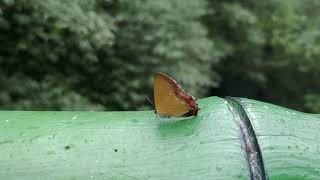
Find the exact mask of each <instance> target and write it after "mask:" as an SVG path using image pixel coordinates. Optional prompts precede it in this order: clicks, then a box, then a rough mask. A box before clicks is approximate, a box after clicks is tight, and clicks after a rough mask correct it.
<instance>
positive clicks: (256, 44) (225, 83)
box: [204, 0, 320, 112]
mask: <svg viewBox="0 0 320 180" xmlns="http://www.w3.org/2000/svg"><path fill="white" fill-rule="evenodd" d="M208 3H209V6H208V8H209V13H208V15H207V16H206V17H205V18H204V22H205V24H207V27H208V29H209V32H210V37H211V39H212V40H213V41H214V42H216V44H218V45H217V46H218V47H220V48H221V49H222V50H223V51H224V52H225V56H223V57H222V60H221V63H220V66H219V67H218V68H217V69H218V72H219V74H220V75H221V77H222V80H221V82H222V83H221V84H220V86H219V87H218V88H216V89H214V90H213V94H219V95H221V96H224V95H233V96H244V97H250V98H255V99H260V100H264V101H269V102H273V103H276V104H280V105H284V106H287V107H291V108H295V109H298V110H304V111H313V112H315V111H318V112H319V111H320V109H319V102H320V100H319V92H320V86H319V84H318V83H317V82H318V78H319V75H320V69H319V67H320V66H319V65H320V63H319V61H318V57H319V55H320V54H319V53H320V51H319V47H320V46H319V45H320V42H319V40H320V36H319V35H320V31H319V20H320V19H319V12H320V11H319V10H320V3H319V2H318V1H314V0H308V3H306V2H302V1H298V0H293V1H281V0H269V1H264V2H257V1H242V0H240V1H239V0H238V1H208Z"/></svg>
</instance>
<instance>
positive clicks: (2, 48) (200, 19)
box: [0, 0, 320, 112]
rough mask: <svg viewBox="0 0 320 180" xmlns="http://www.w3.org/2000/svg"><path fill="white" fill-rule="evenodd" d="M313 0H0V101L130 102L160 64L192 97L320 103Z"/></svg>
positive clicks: (128, 106) (49, 106) (141, 101)
mask: <svg viewBox="0 0 320 180" xmlns="http://www.w3.org/2000/svg"><path fill="white" fill-rule="evenodd" d="M319 7H320V3H319V2H317V1H316V0H307V2H302V1H298V0H292V1H281V0H269V1H264V2H256V1H247V0H246V1H244V0H237V1H235V0H231V1H218V0H198V1H194V0H162V1H154V0H136V1H131V0H55V1H51V0H19V1H18V0H3V1H2V2H0V42H1V44H0V88H1V91H0V108H1V109H21V110H23V109H24V110H30V109H32V110H135V109H145V108H146V106H148V104H147V101H146V98H147V97H150V96H151V95H152V81H153V74H154V73H155V72H156V71H163V72H166V73H168V74H170V75H172V76H173V77H174V78H176V79H177V80H178V81H179V82H180V83H182V85H183V87H185V89H187V90H188V91H190V92H191V93H192V94H194V95H196V96H197V97H204V96H209V95H221V96H225V95H232V96H244V97H250V98H255V99H260V100H265V101H269V102H273V103H276V104H280V105H285V106H288V107H292V108H295V109H299V110H305V111H313V112H316V111H318V112H319V111H320V107H319V104H320V95H319V92H320V91H319V90H320V85H319V84H318V83H317V82H318V77H319V74H320V69H319V68H320V66H319V61H318V60H317V58H318V57H319V53H320V51H319V47H320V43H319V35H320V31H319V18H318V17H319V12H320V11H319Z"/></svg>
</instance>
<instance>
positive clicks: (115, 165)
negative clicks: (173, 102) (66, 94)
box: [0, 97, 320, 180]
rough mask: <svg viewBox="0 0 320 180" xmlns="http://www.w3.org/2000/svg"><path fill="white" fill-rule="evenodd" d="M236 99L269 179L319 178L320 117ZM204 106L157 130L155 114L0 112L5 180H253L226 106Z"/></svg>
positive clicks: (216, 102) (0, 169)
mask: <svg viewBox="0 0 320 180" xmlns="http://www.w3.org/2000/svg"><path fill="white" fill-rule="evenodd" d="M239 100H240V102H241V104H242V105H243V107H244V109H245V111H246V112H247V114H248V116H249V118H250V121H251V123H252V126H253V128H254V131H255V134H256V135H257V139H258V143H259V145H260V149H261V152H262V156H263V160H264V165H265V169H266V171H267V174H268V176H269V178H270V179H271V180H289V179H315V180H318V179H320V163H319V162H320V115H312V114H305V113H301V112H297V111H293V110H290V109H286V108H283V107H279V106H275V105H272V104H268V103H263V102H259V101H255V100H249V99H244V98H241V99H239ZM199 105H200V107H202V108H203V109H202V110H200V112H199V115H198V116H197V117H191V118H185V120H183V121H179V122H175V123H162V125H161V127H160V128H159V126H158V124H157V117H156V115H155V114H154V113H153V112H152V111H143V112H26V111H0V179H1V180H2V179H8V180H20V179H23V180H36V179H41V180H42V179H55V180H56V179H57V180H64V179H66V180H78V179H80V180H81V179H117V180H118V179H120V180H122V179H166V180H167V179H201V180H202V179H227V180H229V179H249V177H248V172H249V171H248V167H247V162H246V159H245V156H244V151H243V149H242V148H241V139H240V138H239V137H240V136H239V128H238V126H237V124H236V121H235V120H234V117H233V114H232V113H231V112H230V110H229V109H228V104H227V102H226V101H225V100H224V99H221V98H218V97H210V98H205V99H201V100H199ZM160 121H161V122H163V120H160Z"/></svg>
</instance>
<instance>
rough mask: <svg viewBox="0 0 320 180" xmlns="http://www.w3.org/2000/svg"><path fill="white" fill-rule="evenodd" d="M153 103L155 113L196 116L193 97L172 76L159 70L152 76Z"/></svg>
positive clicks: (171, 115) (173, 115)
mask: <svg viewBox="0 0 320 180" xmlns="http://www.w3.org/2000/svg"><path fill="white" fill-rule="evenodd" d="M154 105H155V109H156V113H157V114H159V115H161V116H169V117H181V116H192V115H194V116H196V115H197V114H198V111H199V108H198V104H197V103H196V100H195V98H194V97H193V96H191V95H190V94H188V93H187V92H186V91H184V90H183V89H182V88H181V86H180V85H179V84H178V83H177V82H176V81H175V80H174V79H173V78H171V77H170V76H168V75H167V74H165V73H161V72H158V73H156V74H155V76H154Z"/></svg>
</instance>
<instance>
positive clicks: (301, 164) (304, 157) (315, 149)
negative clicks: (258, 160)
mask: <svg viewBox="0 0 320 180" xmlns="http://www.w3.org/2000/svg"><path fill="white" fill-rule="evenodd" d="M241 104H242V105H243V106H244V107H245V110H246V112H247V114H248V115H249V118H250V119H251V123H252V125H253V128H254V131H255V133H256V136H257V138H258V142H259V146H260V148H261V151H262V155H263V159H264V165H265V168H266V171H267V172H268V175H269V178H270V179H271V180H289V179H294V180H298V179H314V180H319V179H320V115H314V114H306V113H301V112H297V111H294V110H290V109H286V108H283V107H279V106H276V105H272V104H268V103H264V102H260V101H255V100H249V99H244V98H241Z"/></svg>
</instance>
